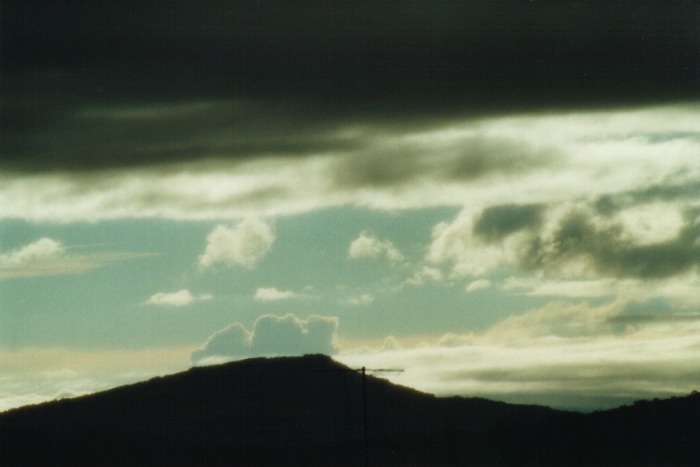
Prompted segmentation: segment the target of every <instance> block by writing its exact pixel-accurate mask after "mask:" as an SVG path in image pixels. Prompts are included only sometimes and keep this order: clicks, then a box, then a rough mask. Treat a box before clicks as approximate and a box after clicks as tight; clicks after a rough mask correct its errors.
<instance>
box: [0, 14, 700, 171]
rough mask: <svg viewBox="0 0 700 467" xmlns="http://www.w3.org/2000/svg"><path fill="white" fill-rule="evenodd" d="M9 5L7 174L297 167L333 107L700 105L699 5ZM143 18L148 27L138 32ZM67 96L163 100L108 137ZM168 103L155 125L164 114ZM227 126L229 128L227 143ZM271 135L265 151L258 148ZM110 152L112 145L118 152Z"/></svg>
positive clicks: (381, 114) (420, 110)
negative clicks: (265, 113)
mask: <svg viewBox="0 0 700 467" xmlns="http://www.w3.org/2000/svg"><path fill="white" fill-rule="evenodd" d="M5 4H7V6H4V8H3V16H4V19H5V23H6V24H7V25H10V26H7V27H5V28H3V32H4V34H5V36H4V37H5V39H4V40H3V42H2V53H0V57H2V59H3V62H2V65H3V78H4V79H3V82H2V85H3V93H2V95H3V97H4V99H3V106H4V108H3V109H2V110H3V112H2V114H3V117H4V118H3V120H2V124H3V132H4V133H6V134H8V135H11V137H9V138H3V140H2V141H3V147H2V153H3V156H4V160H3V162H4V164H5V165H8V166H9V167H11V168H12V169H15V170H25V171H42V170H45V169H49V170H58V171H62V170H75V171H86V170H87V171H89V170H95V169H98V168H112V169H118V168H122V167H143V166H145V165H153V164H160V163H167V162H173V161H183V160H200V161H201V160H206V159H209V158H210V157H212V156H219V155H221V154H224V155H226V156H229V155H230V153H234V154H235V155H232V157H236V158H249V157H264V156H265V155H267V154H269V153H270V151H269V149H270V148H271V147H275V146H276V147H277V148H279V151H280V152H284V153H286V154H290V155H296V154H298V153H299V152H300V151H299V147H302V148H306V147H307V143H306V142H303V143H300V142H299V141H298V140H295V139H296V135H297V133H298V132H303V131H304V129H305V128H307V125H306V124H308V123H310V122H309V121H308V117H307V115H308V114H309V113H314V114H315V119H314V120H316V122H315V123H318V121H324V120H333V118H332V117H329V112H328V110H327V109H328V108H330V106H331V105H332V106H333V109H334V112H335V113H343V114H345V116H346V118H347V119H352V120H355V121H363V120H366V118H365V117H367V113H372V114H374V115H376V117H377V119H386V118H390V117H391V116H396V115H399V116H401V117H403V116H406V115H407V116H408V118H407V120H411V119H418V118H421V117H422V118H428V119H431V118H434V117H435V116H436V115H445V114H449V113H458V112H459V111H460V110H462V109H467V112H471V113H477V114H481V115H484V114H486V115H489V114H493V113H498V112H514V111H515V112H522V111H529V110H533V109H541V108H543V107H544V108H562V107H567V106H568V107H579V108H581V107H583V108H590V107H591V106H594V105H597V106H607V105H610V103H611V102H612V103H617V104H621V105H629V104H639V103H647V104H648V103H650V102H656V101H659V100H671V99H681V98H686V99H695V98H696V97H697V92H696V91H697V89H696V81H695V79H696V75H695V74H694V70H695V64H696V63H697V61H698V52H697V51H696V44H695V41H694V33H695V31H696V29H697V25H696V23H695V14H696V10H695V4H694V3H693V2H675V3H674V6H673V8H668V7H667V5H666V3H664V2H663V1H662V0H654V1H649V2H644V3H643V4H639V2H631V1H624V2H620V1H618V2H615V3H614V4H612V3H606V4H604V5H603V4H599V3H586V2H583V3H571V2H560V3H557V4H552V3H551V2H525V3H523V2H520V1H517V0H511V1H502V2H498V3H497V4H495V5H486V4H482V3H480V2H463V1H457V0H446V1H440V2H414V4H412V5H411V6H410V7H408V8H406V9H401V11H398V9H397V8H396V5H395V3H394V2H392V1H384V0H382V1H377V2H353V3H352V4H347V2H340V1H328V2H324V3H322V4H320V3H319V4H317V5H315V7H314V13H313V14H309V11H308V10H307V9H303V8H301V9H300V8H293V7H292V6H291V5H289V4H287V2H280V1H272V2H269V1H268V2H261V3H260V4H257V3H256V5H246V4H234V5H231V4H230V3H229V2H222V1H210V2H206V4H199V5H193V4H190V3H186V2H185V3H182V4H178V5H175V6H173V8H171V9H170V10H169V12H168V21H167V22H165V23H163V22H159V20H160V19H161V17H160V16H159V12H157V11H155V10H154V9H152V8H148V7H147V6H144V5H143V4H141V3H139V2H135V1H133V0H129V1H128V2H127V4H125V5H124V6H123V7H120V8H117V7H116V6H114V5H112V4H109V3H107V2H100V3H94V4H91V5H79V6H78V5H75V6H72V5H66V6H65V7H64V8H61V9H57V8H56V6H55V4H54V3H52V2H50V1H48V0H32V5H33V7H32V8H31V9H27V8H26V5H24V3H23V2H21V1H19V0H7V1H6V2H4V3H3V5H5ZM629 11H634V12H635V20H634V21H629ZM37 12H50V13H51V16H52V17H53V18H54V20H55V21H56V23H57V24H61V25H63V27H61V28H55V27H50V25H48V24H47V23H46V21H47V20H46V18H45V17H44V16H42V15H41V14H39V13H37ZM126 12H128V13H126ZM340 12H342V13H340ZM193 18H197V20H196V21H193ZM377 18H382V19H383V20H382V21H377ZM97 23H99V24H100V25H101V27H99V28H96V27H94V25H95V24H97ZM143 24H150V25H157V26H156V29H157V30H154V31H153V32H152V33H146V32H144V30H143V27H142V26H143ZM465 25H466V26H465ZM613 25H614V27H613ZM35 28H39V30H43V31H44V33H43V34H41V35H39V34H37V33H36V29H35ZM495 31H498V33H496V32H495ZM650 36H653V37H654V38H655V40H654V43H653V44H649V43H648V42H649V41H648V37H650ZM204 43H206V47H207V53H206V54H201V53H199V52H200V51H201V47H202V44H204ZM183 44H184V45H183ZM465 44H469V53H468V54H465V53H464V45H465ZM156 55H157V56H158V57H159V58H158V60H157V63H155V62H154V61H153V57H154V56H156ZM48 57H50V58H51V59H50V60H49V58H48ZM124 57H129V60H125V59H124ZM56 69H60V70H62V71H61V73H56V72H55V70H56ZM241 70H245V72H242V71H241ZM76 76H90V78H91V80H92V81H91V82H92V83H95V86H81V85H80V84H81V83H82V82H81V81H80V80H76ZM163 76H170V77H172V79H167V80H163V79H162V77H163ZM29 77H32V78H33V79H31V80H30V79H28V78H29ZM48 82H51V83H52V86H47V85H46V83H48ZM68 90H69V91H70V92H71V93H72V95H75V96H76V99H75V102H79V103H81V104H83V103H85V102H88V103H91V104H92V105H93V106H95V107H99V106H105V105H108V104H111V105H116V103H120V102H124V96H128V97H129V98H128V99H126V101H128V102H142V103H145V102H147V101H148V102H154V101H155V102H156V104H155V105H154V104H151V106H152V107H154V108H153V109H151V110H150V111H148V112H134V111H133V110H132V109H129V108H126V109H121V111H120V112H118V113H116V117H119V118H121V121H120V124H118V125H111V124H110V122H109V121H102V122H95V121H90V122H89V124H87V125H85V124H83V122H82V121H80V119H79V118H76V117H77V116H82V114H80V113H79V112H76V109H75V107H74V104H71V103H70V102H66V101H65V99H62V96H63V95H64V91H68ZM514 90H517V92H515V91H514ZM212 95H225V96H230V97H231V100H232V102H233V103H234V105H231V106H230V107H228V108H227V109H225V110H224V111H220V112H218V113H213V114H212V113H209V112H207V111H206V110H203V109H202V107H201V106H197V105H193V104H185V105H183V104H182V99H183V98H188V97H189V98H190V99H192V100H193V101H195V102H200V101H201V100H202V99H203V98H205V97H207V96H212ZM243 95H246V96H250V95H253V96H260V101H261V102H264V103H268V105H270V104H269V103H270V102H272V103H273V104H271V105H270V107H271V109H270V110H271V111H270V112H269V116H270V120H265V119H260V118H259V114H258V113H257V112H256V110H257V108H256V107H253V108H252V109H251V108H249V107H245V108H243V109H241V108H240V107H238V106H236V105H235V104H236V103H237V99H236V98H239V97H241V96H243ZM280 96H284V99H280ZM71 102H72V101H71ZM121 106H122V107H124V105H123V104H121ZM171 106H172V108H173V112H172V113H171V114H170V115H169V116H168V119H167V121H166V122H165V124H164V122H163V118H162V115H161V114H162V113H164V112H163V109H169V108H170V107H171ZM290 107H291V108H292V111H290V110H289V108H290ZM366 109H369V110H366ZM159 111H160V113H159ZM95 113H96V114H97V115H95ZM95 113H93V114H92V116H93V117H98V116H100V115H99V114H100V113H99V112H95ZM165 113H167V112H165ZM76 114H77V115H76ZM290 114H291V116H292V118H289V117H288V116H289V115H290ZM280 115H284V117H287V118H280ZM111 116H112V117H114V116H115V115H111ZM294 117H296V118H294ZM351 117H355V118H351ZM127 118H128V119H131V120H130V121H126V122H125V120H127ZM104 120H107V119H104ZM137 120H138V121H140V125H139V123H136V121H137ZM309 126H311V125H309ZM314 126H315V125H314ZM331 126H332V125H331ZM81 128H82V132H81ZM154 130H157V131H154ZM221 130H223V131H221ZM229 130H232V131H235V132H236V133H234V134H232V135H231V136H230V137H228V138H227V137H226V135H227V131H229ZM268 130H272V131H268ZM251 134H253V135H254V136H255V137H254V138H250V136H249V135H251ZM61 135H66V136H68V138H65V139H64V138H62V137H61ZM76 135H77V136H81V138H75V136H76ZM261 135H263V137H262V138H261V137H260V136H261ZM282 135H286V136H282ZM266 138H269V143H263V144H260V141H261V140H265V139H266ZM251 139H252V140H253V141H251ZM319 139H321V140H322V138H319ZM71 140H79V142H78V145H79V147H80V148H81V150H71V149H74V146H72V144H76V143H70V141H71ZM110 141H120V145H119V146H120V147H121V151H120V150H117V149H115V147H114V146H115V145H113V144H110V143H109V142H110ZM319 145H320V146H321V147H323V141H321V142H320V144H319ZM47 148H55V151H47ZM229 149H232V150H231V151H230V153H229V151H228V150H229ZM105 151H106V152H105ZM301 152H303V151H301ZM49 154H50V155H49ZM94 154H101V155H104V157H94Z"/></svg>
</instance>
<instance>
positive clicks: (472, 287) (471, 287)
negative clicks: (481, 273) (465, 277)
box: [465, 279, 491, 293]
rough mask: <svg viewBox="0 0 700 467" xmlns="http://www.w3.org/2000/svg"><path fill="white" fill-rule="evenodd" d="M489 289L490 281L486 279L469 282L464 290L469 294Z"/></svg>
mask: <svg viewBox="0 0 700 467" xmlns="http://www.w3.org/2000/svg"><path fill="white" fill-rule="evenodd" d="M490 287H491V281H490V280H488V279H477V280H475V281H473V282H470V283H469V284H468V285H467V286H466V287H465V290H466V291H467V292H469V293H472V292H477V291H479V290H485V289H488V288H490Z"/></svg>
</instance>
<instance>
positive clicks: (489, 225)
mask: <svg viewBox="0 0 700 467" xmlns="http://www.w3.org/2000/svg"><path fill="white" fill-rule="evenodd" d="M543 210H544V206H542V205H517V204H508V205H500V206H492V207H489V208H486V209H484V211H483V212H482V213H481V215H480V216H479V218H478V219H477V220H476V222H475V223H474V233H476V234H477V235H479V236H481V237H483V238H485V239H486V240H489V241H494V240H502V239H503V238H505V237H507V236H508V235H510V234H513V233H515V232H518V231H520V230H523V229H528V228H536V227H539V226H540V224H541V223H542V219H543V218H542V214H543Z"/></svg>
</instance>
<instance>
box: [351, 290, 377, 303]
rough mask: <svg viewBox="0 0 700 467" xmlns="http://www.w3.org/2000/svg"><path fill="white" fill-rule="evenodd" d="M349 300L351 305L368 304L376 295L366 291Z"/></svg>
mask: <svg viewBox="0 0 700 467" xmlns="http://www.w3.org/2000/svg"><path fill="white" fill-rule="evenodd" d="M348 301H349V302H350V304H351V305H360V306H367V305H369V304H370V303H372V302H373V301H374V295H372V294H368V293H365V294H362V295H358V296H356V297H351V298H350V299H349V300H348Z"/></svg>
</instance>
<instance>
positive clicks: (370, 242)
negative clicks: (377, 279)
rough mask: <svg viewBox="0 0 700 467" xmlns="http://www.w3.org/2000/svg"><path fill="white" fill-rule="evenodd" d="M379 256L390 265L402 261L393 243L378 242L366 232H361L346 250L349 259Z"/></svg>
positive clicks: (387, 241)
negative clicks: (385, 259) (383, 257)
mask: <svg viewBox="0 0 700 467" xmlns="http://www.w3.org/2000/svg"><path fill="white" fill-rule="evenodd" d="M379 256H385V257H386V258H387V259H388V260H389V261H391V262H392V263H396V262H401V261H403V260H404V257H403V255H402V254H401V252H400V251H399V250H398V249H397V248H396V247H395V246H394V244H393V243H391V242H390V241H389V240H384V241H382V240H379V239H377V238H376V237H375V236H374V235H372V234H370V233H369V232H367V231H363V232H361V233H360V236H359V237H357V238H356V239H355V240H353V241H352V242H351V243H350V249H349V250H348V258H350V259H360V258H377V257H379Z"/></svg>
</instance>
